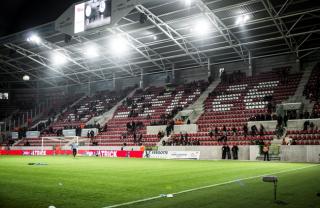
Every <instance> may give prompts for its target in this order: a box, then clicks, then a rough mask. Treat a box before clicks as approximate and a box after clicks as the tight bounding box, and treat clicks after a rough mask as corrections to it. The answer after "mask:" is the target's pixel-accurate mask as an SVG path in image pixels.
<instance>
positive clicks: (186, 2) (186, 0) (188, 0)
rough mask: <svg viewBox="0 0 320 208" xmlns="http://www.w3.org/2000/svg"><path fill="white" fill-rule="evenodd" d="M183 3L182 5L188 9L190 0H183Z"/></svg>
mask: <svg viewBox="0 0 320 208" xmlns="http://www.w3.org/2000/svg"><path fill="white" fill-rule="evenodd" d="M183 1H184V5H185V6H186V7H190V6H191V4H192V0H183Z"/></svg>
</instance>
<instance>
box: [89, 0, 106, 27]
mask: <svg viewBox="0 0 320 208" xmlns="http://www.w3.org/2000/svg"><path fill="white" fill-rule="evenodd" d="M110 23H111V0H91V1H87V2H85V30H86V29H90V28H95V27H99V26H102V25H107V24H110Z"/></svg>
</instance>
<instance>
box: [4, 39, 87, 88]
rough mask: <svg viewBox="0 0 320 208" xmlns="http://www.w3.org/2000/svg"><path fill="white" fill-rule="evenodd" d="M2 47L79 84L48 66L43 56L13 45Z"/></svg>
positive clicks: (77, 81)
mask: <svg viewBox="0 0 320 208" xmlns="http://www.w3.org/2000/svg"><path fill="white" fill-rule="evenodd" d="M4 46H5V47H7V48H9V49H11V50H14V51H16V52H17V53H19V54H20V55H22V56H24V57H26V58H28V59H30V60H32V61H34V62H36V63H38V64H40V65H42V66H44V67H46V68H48V69H50V70H51V71H53V72H55V73H57V74H60V75H62V76H63V77H65V78H67V79H69V80H71V81H73V82H76V83H78V84H81V82H79V80H76V79H74V78H71V77H70V76H66V75H65V74H64V73H63V72H61V71H59V70H57V69H55V68H54V67H52V66H50V65H49V64H48V63H47V62H48V59H47V58H45V57H43V56H40V55H39V54H36V53H34V52H32V51H29V50H27V49H25V48H22V47H20V46H17V45H15V44H12V43H8V44H4Z"/></svg>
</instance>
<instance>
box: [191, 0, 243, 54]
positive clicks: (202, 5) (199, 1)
mask: <svg viewBox="0 0 320 208" xmlns="http://www.w3.org/2000/svg"><path fill="white" fill-rule="evenodd" d="M195 3H196V4H197V6H198V7H199V9H200V10H201V11H202V12H203V13H204V14H205V15H206V16H207V17H208V18H209V20H210V22H211V23H212V24H213V25H214V26H215V28H216V29H217V30H218V31H219V33H220V34H221V35H222V37H223V38H224V39H225V40H226V41H227V42H228V44H229V45H230V46H231V47H232V48H233V50H234V51H235V52H236V53H237V54H238V55H239V56H240V57H241V59H243V60H245V57H244V54H243V51H244V50H245V51H246V52H247V53H248V54H249V50H248V48H247V47H242V46H240V51H239V50H238V49H237V47H235V46H234V45H233V42H234V41H235V42H236V44H241V42H240V40H239V39H238V38H237V37H236V36H235V35H234V34H233V33H232V32H231V30H229V29H228V28H227V26H226V25H225V24H224V23H223V22H222V21H221V20H220V19H219V18H218V17H217V15H215V14H214V13H213V11H212V10H211V9H210V8H209V7H208V6H207V5H206V4H205V3H204V2H203V0H197V1H196V2H195ZM223 30H225V31H226V32H227V34H225V33H224V32H223Z"/></svg>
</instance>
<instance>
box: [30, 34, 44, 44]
mask: <svg viewBox="0 0 320 208" xmlns="http://www.w3.org/2000/svg"><path fill="white" fill-rule="evenodd" d="M27 41H28V42H30V43H35V44H40V43H41V42H42V41H41V38H40V37H39V36H38V35H35V34H32V35H30V36H29V37H28V38H27Z"/></svg>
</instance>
